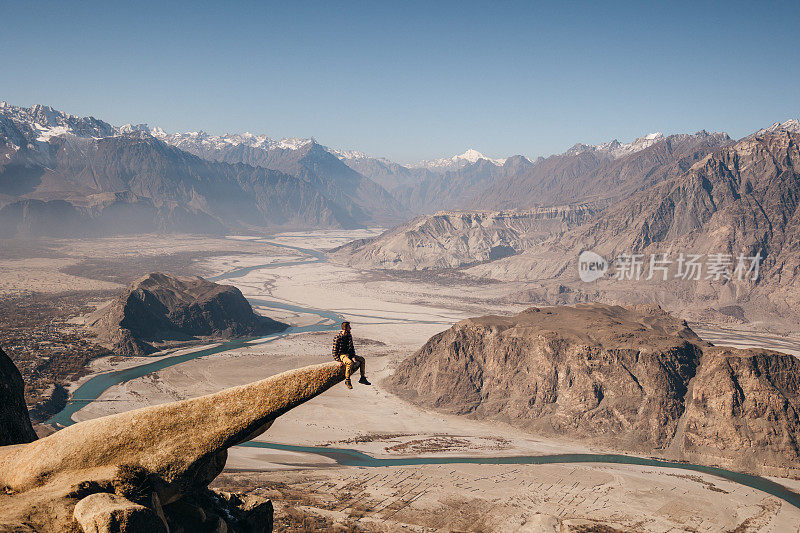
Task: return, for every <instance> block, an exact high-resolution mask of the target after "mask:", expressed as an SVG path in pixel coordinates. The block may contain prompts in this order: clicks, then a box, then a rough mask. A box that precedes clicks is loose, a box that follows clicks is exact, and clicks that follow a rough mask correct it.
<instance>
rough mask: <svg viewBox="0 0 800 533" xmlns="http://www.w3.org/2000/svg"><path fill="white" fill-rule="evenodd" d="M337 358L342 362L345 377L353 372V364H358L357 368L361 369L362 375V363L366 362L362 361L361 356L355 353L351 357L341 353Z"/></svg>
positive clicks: (362, 375)
mask: <svg viewBox="0 0 800 533" xmlns="http://www.w3.org/2000/svg"><path fill="white" fill-rule="evenodd" d="M339 358H340V359H341V360H342V363H344V377H345V378H349V377H350V374H352V373H353V365H358V369H359V370H360V371H361V377H362V378H363V377H364V365H365V364H366V362H365V361H364V358H363V357H361V356H360V355H356V356H353V358H352V359H351V358H350V356H349V355H345V354H342V355H340V356H339Z"/></svg>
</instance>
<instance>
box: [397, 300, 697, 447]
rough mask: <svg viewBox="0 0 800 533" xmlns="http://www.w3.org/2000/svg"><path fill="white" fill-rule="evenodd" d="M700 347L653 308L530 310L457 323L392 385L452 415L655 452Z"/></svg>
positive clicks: (670, 426)
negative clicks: (613, 442) (496, 421)
mask: <svg viewBox="0 0 800 533" xmlns="http://www.w3.org/2000/svg"><path fill="white" fill-rule="evenodd" d="M701 344H702V341H701V340H700V339H699V338H698V337H697V336H696V335H695V334H694V333H693V332H692V331H691V330H690V329H689V328H688V327H687V326H686V324H685V323H684V322H683V321H680V320H676V319H674V318H672V317H670V316H669V315H666V314H665V313H663V312H660V311H658V310H655V309H648V310H644V311H642V312H639V311H636V310H632V309H626V308H623V307H610V306H594V305H579V306H577V307H562V308H541V309H539V308H531V309H528V310H527V311H524V312H522V313H520V314H518V315H515V316H513V317H499V316H487V317H481V318H474V319H468V320H464V321H462V322H459V323H458V324H456V325H455V326H453V327H452V328H450V329H449V330H447V331H445V332H443V333H440V334H439V335H436V336H434V337H433V338H431V339H430V340H429V341H428V342H427V343H426V344H425V345H424V346H423V347H422V348H421V349H420V351H419V352H417V354H415V355H414V357H413V363H411V362H410V361H409V363H408V364H404V365H401V366H400V367H399V369H398V371H397V372H396V373H395V374H394V376H393V378H392V385H393V387H394V388H395V390H397V391H398V392H400V393H402V394H403V395H405V396H407V397H410V398H412V399H415V400H416V401H417V402H419V403H421V404H423V405H426V406H429V407H434V408H438V409H442V410H445V411H448V412H452V413H455V414H467V415H470V416H474V417H477V418H489V419H497V420H504V421H508V422H511V423H513V424H515V425H520V426H523V427H526V428H529V429H532V430H536V431H541V432H546V433H555V434H558V435H564V436H569V437H577V438H587V437H592V438H601V439H606V440H614V441H617V443H624V445H626V446H631V447H632V448H636V449H652V448H659V447H663V446H665V445H666V444H667V443H668V442H669V439H670V438H671V437H672V435H673V434H674V432H675V428H676V426H677V423H678V419H679V418H680V417H681V415H682V414H683V412H684V409H685V405H684V395H685V394H686V390H687V387H688V385H689V382H690V380H691V379H692V378H693V377H694V375H695V372H696V369H697V364H698V360H699V353H700V352H699V349H698V346H699V345H701Z"/></svg>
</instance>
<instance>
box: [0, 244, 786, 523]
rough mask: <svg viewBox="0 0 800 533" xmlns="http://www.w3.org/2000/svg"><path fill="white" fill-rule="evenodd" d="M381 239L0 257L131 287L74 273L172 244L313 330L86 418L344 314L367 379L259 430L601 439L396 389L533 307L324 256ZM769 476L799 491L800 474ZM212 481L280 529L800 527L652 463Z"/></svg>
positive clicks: (343, 438)
mask: <svg viewBox="0 0 800 533" xmlns="http://www.w3.org/2000/svg"><path fill="white" fill-rule="evenodd" d="M373 234H375V231H359V232H336V231H327V232H315V233H312V234H299V233H297V234H294V233H287V234H279V235H275V236H272V237H268V238H260V237H232V238H228V239H224V240H222V239H206V240H203V239H199V238H191V237H185V238H184V237H154V236H151V237H148V238H147V239H142V238H137V239H134V238H114V239H98V240H84V241H61V242H60V243H59V245H58V246H59V247H60V249H61V250H62V251H64V252H63V253H62V254H61V255H59V254H55V255H52V254H51V256H50V257H48V256H47V255H46V254H42V255H43V257H42V258H40V259H38V260H37V262H36V263H31V260H30V259H23V258H14V257H13V256H11V257H10V258H6V259H2V260H0V267H2V268H3V272H4V274H3V277H2V282H0V291H2V292H3V293H6V294H10V293H14V292H15V291H17V292H18V291H20V290H25V289H27V290H30V289H32V288H33V287H37V290H40V291H45V292H47V291H50V292H58V291H59V290H60V288H63V287H65V286H69V287H70V288H71V289H73V290H79V289H80V290H98V289H113V288H115V287H120V288H121V286H119V285H118V284H115V282H113V281H107V280H106V281H99V280H98V278H102V276H98V275H96V270H97V269H95V271H93V272H94V274H81V270H80V269H77V268H72V269H70V267H71V266H74V265H83V267H84V268H85V269H86V270H87V271H88V270H90V269H89V267H90V266H91V261H90V258H92V257H111V258H113V259H114V260H115V261H120V262H125V258H126V257H127V256H134V255H137V256H139V257H141V256H148V255H149V256H152V257H164V256H168V255H170V254H172V255H174V256H175V257H180V258H183V259H182V260H184V261H185V262H186V263H187V264H191V269H190V270H191V271H192V272H194V273H197V274H201V275H203V276H204V277H207V278H209V279H212V280H216V281H220V282H223V283H232V284H234V285H236V286H237V287H238V288H239V289H241V291H242V292H243V293H244V295H245V296H246V297H247V298H248V299H249V300H250V301H251V302H252V303H253V305H254V308H255V309H256V310H257V311H258V312H260V313H262V314H264V315H267V316H270V317H271V318H275V319H277V320H281V321H283V322H287V323H289V324H291V325H292V326H295V327H300V328H302V327H306V329H308V330H311V331H307V332H296V331H293V330H291V329H290V330H289V331H288V332H286V333H285V334H282V335H279V336H276V337H274V338H268V339H263V340H261V341H258V340H257V341H254V342H251V343H248V344H246V345H245V346H242V347H240V348H237V349H233V350H229V351H224V352H220V353H216V354H213V355H208V356H205V357H199V358H196V359H191V360H189V361H186V362H183V363H180V364H176V365H174V366H169V367H167V368H164V369H162V370H159V371H156V372H153V373H149V374H146V375H143V376H142V377H139V378H136V379H133V380H130V381H127V382H124V383H121V384H119V385H115V386H112V387H111V388H109V389H107V390H106V391H105V392H104V393H103V394H102V395H101V396H100V397H99V399H98V400H97V401H94V402H92V403H90V404H88V405H87V406H85V407H83V408H82V409H80V410H79V411H77V413H75V415H74V417H73V418H74V420H76V421H80V420H86V419H90V418H95V417H99V416H103V415H106V414H110V413H115V412H121V411H126V410H130V409H134V408H137V407H142V406H145V405H152V404H156V403H163V402H169V401H174V400H179V399H183V398H189V397H194V396H199V395H202V394H207V393H211V392H215V391H218V390H220V389H223V388H227V387H231V386H235V385H239V384H243V383H247V382H250V381H254V380H257V379H261V378H263V377H266V376H269V375H273V374H276V373H279V372H282V371H284V370H288V369H291V368H296V367H300V366H304V365H309V364H314V363H319V362H327V361H329V360H330V357H331V355H330V342H331V339H332V337H333V329H334V328H335V327H336V322H338V320H339V319H340V317H341V318H342V319H347V320H349V321H351V322H352V323H353V333H354V337H355V338H356V341H357V350H358V351H359V352H360V353H361V355H364V356H365V357H366V358H367V368H368V374H369V377H370V379H371V380H372V382H373V386H371V387H366V386H359V385H357V384H355V389H354V390H352V391H348V390H347V389H346V388H345V387H344V386H337V387H336V388H334V389H333V390H331V391H329V392H327V393H325V394H323V395H322V396H320V397H319V398H316V399H314V400H312V401H310V402H308V403H306V404H304V405H302V406H300V407H298V408H296V409H294V410H292V411H291V412H290V413H288V414H286V415H285V416H283V417H281V418H279V419H278V420H277V421H276V423H275V424H274V425H273V426H272V428H271V429H270V430H269V431H267V432H266V433H265V434H263V435H262V436H261V437H259V438H258V440H259V441H262V442H269V443H277V444H287V445H294V446H316V447H320V446H322V447H330V448H348V449H354V450H359V451H362V452H364V453H367V454H369V455H371V456H372V457H375V458H387V457H392V458H402V457H444V456H447V457H455V456H469V457H487V458H489V457H502V456H518V455H544V454H563V453H603V452H605V451H606V450H602V449H590V448H587V447H586V446H584V445H580V446H579V445H575V444H571V443H569V442H558V441H555V440H549V439H548V440H544V439H540V438H537V437H536V436H534V435H531V434H529V433H525V432H522V431H519V430H515V429H514V428H511V427H510V426H506V425H502V424H498V423H482V422H480V421H475V420H470V419H467V418H461V417H455V416H448V415H442V414H439V413H435V412H428V411H425V410H422V409H419V408H417V407H414V406H412V405H410V404H408V403H406V402H405V401H403V400H401V399H399V398H397V397H396V396H394V395H392V394H391V393H389V392H388V391H386V390H385V389H384V387H383V386H382V384H381V382H382V381H383V380H384V379H385V378H386V377H387V376H389V375H390V374H391V373H392V372H393V370H394V369H395V368H397V366H398V365H399V364H408V363H403V362H404V360H405V359H406V358H407V357H408V356H409V355H411V354H412V353H414V351H415V350H417V349H418V348H419V347H420V346H421V345H422V344H423V343H424V342H425V341H426V340H427V339H428V338H429V337H431V336H432V335H434V334H436V333H438V332H440V331H442V330H444V329H447V328H448V327H450V326H451V325H452V324H453V323H454V322H456V321H458V320H461V319H464V318H467V317H470V316H476V315H483V314H487V313H501V314H509V313H514V312H518V311H520V310H522V309H523V308H524V307H525V306H524V305H522V304H519V303H515V302H513V301H512V300H511V298H510V296H509V295H512V294H515V293H519V291H520V290H521V289H524V286H523V284H516V285H515V284H512V283H493V282H492V283H490V282H479V281H476V280H471V279H468V278H462V277H458V276H449V277H444V276H439V275H435V274H430V275H422V274H419V275H418V274H400V273H394V274H388V273H381V272H362V271H358V270H354V269H352V268H349V267H344V266H338V265H336V264H332V263H329V262H327V261H326V260H325V259H324V256H323V255H322V254H320V252H321V251H322V250H326V249H330V248H333V247H334V246H338V245H340V244H343V243H345V242H347V241H349V240H352V239H354V238H361V237H365V236H369V235H373ZM66 250H68V251H66ZM214 250H226V255H216V254H215V255H212V254H210V253H209V252H212V251H214ZM227 251H229V252H227ZM144 263H146V261H145V262H144ZM31 264H33V267H31V266H30V265H31ZM23 265H25V266H23ZM87 265H88V266H87ZM95 266H97V265H95ZM145 273H146V270H145V271H142V272H141V274H145ZM313 325H319V326H330V328H331V329H326V328H324V327H323V328H317V329H322V330H323V331H313V330H314V328H309V326H313ZM693 326H694V325H693ZM695 330H696V331H697V332H698V334H700V335H701V336H703V337H704V338H706V339H707V340H709V341H712V342H714V343H724V344H730V345H734V346H763V347H771V348H774V349H777V350H781V351H784V352H788V353H793V354H795V355H797V354H798V353H800V343H799V342H797V341H795V340H792V339H791V338H786V337H777V336H771V335H767V334H748V333H742V332H734V331H725V330H722V329H715V328H714V327H712V326H708V325H697V326H696V327H695ZM196 350H198V348H197V347H194V348H190V349H186V350H184V352H193V351H196ZM174 355H175V352H170V353H169V354H166V355H165V354H157V355H156V356H151V357H146V358H137V357H132V358H124V359H123V358H120V357H105V358H101V359H96V360H95V361H93V362H92V365H91V373H90V374H89V375H87V376H84V377H83V378H81V379H80V380H79V381H77V382H76V383H74V384H73V385H72V387H71V388H72V390H73V391H74V390H75V389H76V388H77V387H78V386H79V385H81V384H82V383H85V382H86V381H87V380H88V379H90V378H91V377H92V376H94V375H97V374H98V373H102V372H107V371H109V370H118V369H122V368H126V367H134V366H137V365H141V364H143V363H146V362H152V361H155V360H158V359H159V358H160V357H170V356H174ZM775 480H776V481H778V482H780V483H781V484H784V485H785V486H787V487H789V488H791V489H793V490H795V491H798V490H800V482H798V481H793V480H788V479H777V478H776V479H775ZM215 486H217V487H219V488H222V489H226V490H250V491H257V492H261V493H264V494H266V495H269V496H270V497H272V499H273V501H274V502H275V504H276V525H277V526H278V530H280V527H281V526H280V523H281V520H282V518H283V519H291V520H293V521H294V523H297V524H306V525H309V527H310V526H311V525H313V524H315V523H316V524H323V525H327V526H328V527H332V525H334V524H336V525H337V527H342V528H352V530H366V531H382V530H387V531H388V530H396V529H398V528H404V529H406V530H409V531H424V530H428V529H430V528H446V529H450V530H455V531H486V530H503V531H516V530H519V531H557V530H558V529H557V528H558V526H559V524H560V523H563V522H564V521H566V522H567V523H571V524H573V525H577V524H582V523H585V524H587V525H589V524H592V523H594V522H596V521H599V522H603V523H605V524H608V525H610V526H612V527H614V528H616V529H619V530H634V531H660V532H666V531H775V532H778V531H800V509H798V508H796V507H794V506H792V505H790V504H788V503H787V502H786V501H783V500H781V499H778V498H776V497H774V496H771V495H769V494H767V493H763V492H760V491H758V490H756V489H753V488H749V487H747V486H743V485H740V484H736V483H733V482H731V481H727V480H724V479H721V478H718V477H716V476H713V475H708V474H703V473H699V472H692V471H688V470H682V469H668V468H657V467H649V466H634V465H615V464H601V463H580V464H546V465H524V464H494V465H493V464H457V463H456V464H430V465H420V466H380V467H353V466H342V465H340V464H338V463H337V462H336V461H335V460H334V459H332V458H330V457H326V456H322V455H318V454H314V453H301V452H297V451H291V450H277V449H265V448H258V447H245V446H242V447H237V448H234V449H233V450H232V451H231V453H230V455H229V459H228V462H227V467H226V471H225V472H224V473H223V474H222V475H221V476H220V477H219V478H218V479H217V480H216V481H215ZM607 531H613V529H608V530H607Z"/></svg>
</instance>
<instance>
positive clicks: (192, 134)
mask: <svg viewBox="0 0 800 533" xmlns="http://www.w3.org/2000/svg"><path fill="white" fill-rule="evenodd" d="M150 134H151V135H152V136H153V137H156V138H158V139H160V140H162V141H164V142H165V143H167V144H171V145H173V146H177V147H178V148H181V149H190V148H195V151H196V149H198V148H202V149H203V150H208V149H224V148H229V147H231V146H244V147H248V148H260V149H262V150H276V149H277V150H299V149H301V148H303V147H304V146H308V145H309V144H311V143H312V142H314V140H313V139H302V138H287V139H272V138H270V137H267V136H266V135H263V134H255V133H251V132H249V131H246V132H244V133H226V134H224V135H211V134H209V133H207V132H205V131H202V130H200V131H187V132H186V133H166V132H165V131H164V130H163V129H161V128H153V129H151V130H150ZM189 151H192V150H191V149H190V150H189Z"/></svg>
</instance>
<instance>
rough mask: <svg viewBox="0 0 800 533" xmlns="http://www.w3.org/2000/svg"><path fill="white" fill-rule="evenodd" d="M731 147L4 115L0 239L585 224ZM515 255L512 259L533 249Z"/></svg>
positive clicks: (782, 127)
mask: <svg viewBox="0 0 800 533" xmlns="http://www.w3.org/2000/svg"><path fill="white" fill-rule="evenodd" d="M787 132H788V133H789V134H793V133H798V132H800V123H798V121H797V120H790V121H787V122H784V123H776V124H774V125H773V126H770V127H768V128H764V129H763V130H760V131H759V132H756V133H754V134H752V135H750V136H748V137H747V138H745V139H743V140H742V141H739V142H740V143H741V142H745V141H748V140H752V139H755V138H763V137H765V136H770V135H777V134H783V133H787ZM734 145H737V143H736V141H734V140H733V139H731V138H730V137H729V136H728V135H726V134H725V133H708V132H705V131H701V132H698V133H695V134H678V135H669V136H664V135H662V134H661V133H651V134H648V135H645V136H643V137H640V138H638V139H636V140H634V141H632V142H630V143H621V142H619V141H617V140H612V141H609V142H607V143H603V144H600V145H586V144H576V145H574V146H573V147H571V148H569V149H568V150H566V151H565V152H564V153H562V154H556V155H553V156H550V157H547V158H542V157H540V158H538V159H536V160H532V159H530V158H528V157H525V156H522V155H514V156H510V157H507V158H504V159H494V158H490V157H486V156H484V155H483V154H481V153H480V152H478V151H476V150H473V149H470V150H467V151H466V152H465V153H463V154H460V155H456V156H453V157H445V158H440V159H435V160H430V161H422V162H419V163H415V164H407V165H403V164H399V163H396V162H393V161H390V160H388V159H386V158H376V157H370V156H368V155H366V154H364V153H362V152H358V151H353V150H340V149H336V148H330V147H326V146H323V145H321V144H319V143H317V142H316V140H314V139H313V138H291V139H280V140H278V139H272V138H270V137H267V136H266V135H254V134H251V133H241V134H226V135H211V134H208V133H205V132H203V131H198V132H188V133H166V132H164V131H163V130H162V129H160V128H150V127H148V126H146V125H143V124H140V125H132V124H125V125H123V126H120V127H116V126H112V125H111V124H108V123H107V122H104V121H102V120H99V119H97V118H93V117H77V116H74V115H70V114H68V113H64V112H62V111H58V110H55V109H53V108H52V107H48V106H42V105H34V106H32V107H30V108H23V107H16V106H12V105H9V104H6V103H5V102H0V236H4V237H10V236H17V235H54V236H68V235H91V234H116V233H131V232H133V233H138V232H150V231H155V232H159V231H160V232H193V233H228V232H243V231H274V230H281V229H311V228H355V227H364V226H384V227H387V226H388V227H390V226H394V225H396V224H401V223H404V222H405V221H408V220H411V219H412V218H413V217H414V216H418V215H425V216H432V215H433V214H434V213H436V212H437V211H441V210H447V211H452V210H467V211H474V212H480V213H490V212H500V211H507V210H521V211H526V212H530V211H535V210H537V209H540V208H549V207H559V208H561V207H563V206H584V207H583V208H581V209H588V210H589V211H585V212H591V213H592V216H591V217H587V218H581V223H584V222H587V221H588V218H593V219H594V218H596V217H604V216H607V215H610V213H611V212H612V211H614V209H611V208H616V209H617V210H619V205H618V204H620V202H623V203H624V202H625V201H627V200H628V199H631V198H633V197H636V196H637V195H644V196H645V197H646V196H647V194H648V193H647V192H646V191H650V193H651V194H658V193H654V191H656V190H657V189H658V188H659V187H661V188H663V187H664V186H665V185H664V184H665V183H668V182H670V181H671V180H674V179H676V178H677V177H679V176H683V175H685V174H686V173H688V172H690V170H691V169H692V168H693V165H696V164H697V163H698V162H700V161H704V160H705V159H706V158H707V157H709V156H712V157H716V155H717V154H720V153H722V151H724V150H726V149H729V148H731V147H732V146H734ZM658 190H660V189H658ZM637 201H643V200H642V199H640V200H637ZM648 201H653V197H649V200H648ZM582 212H584V211H582ZM523 218H524V217H523ZM597 220H602V218H598V219H597ZM574 226H575V224H574V219H573V221H571V222H570V223H569V228H567V227H562V226H558V231H557V233H559V234H562V233H563V234H569V235H574V233H570V232H574V231H578V229H577V228H575V227H574ZM552 227H553V228H555V227H556V226H555V225H552ZM581 227H582V226H581ZM567 229H569V231H567ZM456 233H457V232H456ZM454 234H455V233H454ZM542 240H543V239H542V234H539V235H538V236H537V238H536V242H537V243H538V242H542ZM362 244H363V243H362ZM515 246H516V247H515ZM515 246H512V248H514V250H515V254H519V253H520V252H523V251H524V249H525V248H527V247H520V246H517V245H515ZM489 248H491V246H490V247H489ZM366 255H367V256H369V255H371V256H374V257H377V256H380V255H381V254H366ZM510 259H511V258H507V259H506V261H509V260H510ZM485 260H486V258H484V257H483V256H482V255H481V256H480V257H476V258H474V260H473V261H470V260H469V258H466V257H465V258H461V259H459V260H457V261H456V263H458V264H461V265H466V264H471V263H475V262H483V261H485ZM434 263H435V262H434ZM445 263H448V261H445ZM431 264H433V263H431ZM403 265H404V268H405V267H406V266H408V267H409V268H415V266H414V265H413V261H412V262H411V263H405V262H404V263H403ZM417 266H418V265H417Z"/></svg>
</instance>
